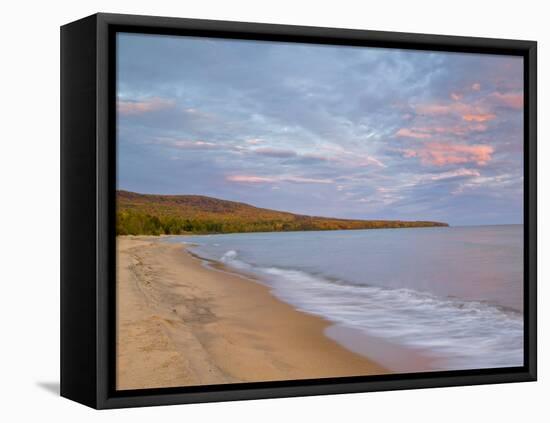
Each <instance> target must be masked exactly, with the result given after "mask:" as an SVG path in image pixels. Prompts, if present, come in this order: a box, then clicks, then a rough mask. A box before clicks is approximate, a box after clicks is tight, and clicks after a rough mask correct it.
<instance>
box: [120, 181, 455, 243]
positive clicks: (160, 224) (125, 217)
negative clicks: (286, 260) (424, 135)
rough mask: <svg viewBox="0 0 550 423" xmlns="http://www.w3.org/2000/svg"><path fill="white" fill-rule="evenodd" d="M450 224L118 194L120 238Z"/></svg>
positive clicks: (193, 197) (198, 198)
mask: <svg viewBox="0 0 550 423" xmlns="http://www.w3.org/2000/svg"><path fill="white" fill-rule="evenodd" d="M434 226H448V224H447V223H443V222H432V221H402V220H353V219H338V218H329V217H319V216H306V215H300V214H294V213H289V212H282V211H277V210H270V209H263V208H258V207H254V206H251V205H248V204H244V203H238V202H234V201H228V200H221V199H217V198H212V197H206V196H198V195H152V194H137V193H133V192H129V191H117V213H116V234H117V235H163V234H166V235H182V234H223V233H241V232H288V231H323V230H327V231H328V230H342V229H385V228H416V227H434Z"/></svg>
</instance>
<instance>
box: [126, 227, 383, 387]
mask: <svg viewBox="0 0 550 423" xmlns="http://www.w3.org/2000/svg"><path fill="white" fill-rule="evenodd" d="M159 240H160V239H159V238H154V237H151V238H149V237H118V238H117V254H118V257H117V366H116V367H117V375H116V385H117V389H119V390H125V389H140V388H160V387H175V386H193V385H210V384H222V383H236V382H259V381H273V380H293V379H310V378H324V377H339V376H340V377H341V376H357V375H372V374H382V373H387V372H388V371H387V370H385V369H384V368H383V367H382V366H380V365H379V364H377V363H375V362H374V361H371V360H369V359H367V358H365V357H363V356H361V355H359V354H355V353H353V352H351V351H349V350H347V349H345V348H344V347H342V346H340V345H339V344H338V343H336V342H335V341H333V340H331V339H329V338H328V337H326V336H325V335H324V330H325V329H326V328H327V327H328V326H329V323H328V322H327V321H325V320H323V319H321V318H319V317H315V316H312V315H308V314H305V313H301V312H298V311H296V310H294V309H293V308H292V307H291V306H290V305H288V304H286V303H283V302H281V301H279V300H278V299H276V298H275V297H273V295H271V293H270V292H269V289H268V287H266V286H264V285H262V284H260V283H258V282H255V281H252V280H250V279H248V278H245V277H241V276H239V275H235V274H230V273H227V272H223V271H218V270H215V269H211V268H207V267H205V266H203V264H202V263H201V261H200V260H198V259H196V258H194V257H192V256H191V255H190V254H189V253H187V252H186V251H185V249H184V248H183V246H182V245H181V244H169V243H165V242H159Z"/></svg>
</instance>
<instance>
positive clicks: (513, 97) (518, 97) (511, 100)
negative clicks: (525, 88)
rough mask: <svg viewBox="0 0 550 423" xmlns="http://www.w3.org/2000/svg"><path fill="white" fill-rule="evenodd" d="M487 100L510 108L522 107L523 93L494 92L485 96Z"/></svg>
mask: <svg viewBox="0 0 550 423" xmlns="http://www.w3.org/2000/svg"><path fill="white" fill-rule="evenodd" d="M487 99H488V101H489V102H492V103H495V104H496V105H499V106H504V107H508V108H510V109H523V93H505V94H501V93H498V92H494V93H492V94H490V95H489V96H488V97H487Z"/></svg>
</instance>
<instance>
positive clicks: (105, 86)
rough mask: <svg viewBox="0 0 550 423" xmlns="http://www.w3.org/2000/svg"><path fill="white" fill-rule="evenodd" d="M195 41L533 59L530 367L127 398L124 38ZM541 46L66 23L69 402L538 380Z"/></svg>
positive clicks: (65, 366) (265, 27)
mask: <svg viewBox="0 0 550 423" xmlns="http://www.w3.org/2000/svg"><path fill="white" fill-rule="evenodd" d="M117 32H139V33H147V34H171V35H194V36H208V37H218V38H232V39H248V40H270V41H286V42H300V43H314V44H331V45H354V46H370V47H389V48H400V49H416V50H431V51H452V52H472V53H485V54H507V55H517V56H522V57H523V58H524V173H525V174H524V219H525V221H524V227H525V232H524V248H525V249H524V272H525V274H524V310H525V313H524V316H525V326H524V328H525V329H524V366H522V367H514V368H498V369H480V370H460V371H444V372H430V373H414V374H396V375H383V376H358V377H345V378H344V377H343V378H331V379H317V380H300V381H279V382H257V383H239V384H224V385H211V386H196V387H181V388H162V389H143V390H132V391H116V390H115V389H114V382H113V377H114V364H115V361H114V351H115V324H114V313H115V297H114V295H115V279H114V278H115V260H116V256H115V230H114V220H115V171H116V169H115V165H116V163H115V154H116V149H115V143H116V139H115V135H116V133H115V129H116V128H115V123H116V122H115V121H116V110H115V77H114V71H115V42H114V40H115V34H116V33H117ZM536 72H537V44H536V42H534V41H518V40H504V39H488V38H471V37H456V36H441V35H426V34H409V33H397V32H380V31H365V30H350V29H334V28H317V27H302V26H287V25H272V24H258V23H241V22H224V21H211V20H197V19H179V18H165V17H152V16H133V15H119V14H103V13H99V14H95V15H92V16H89V17H86V18H83V19H81V20H78V21H75V22H72V23H69V24H67V25H65V26H63V27H61V395H62V396H64V397H66V398H69V399H71V400H74V401H77V402H80V403H82V404H85V405H88V406H90V407H94V408H97V409H104V408H119V407H134V406H150V405H166V404H183V403H196V402H210V401H232V400H243V399H259V398H275V397H291V396H304V395H321V394H337V393H351V392H369V391H381V390H400V389H416V388H430V387H443V386H457V385H476V384H489V383H504V382H523V381H534V380H536V377H537V341H536V337H537V310H536V306H537V303H536V291H537V286H536V280H537V275H536V272H537V265H536V260H537V215H536V213H537V204H536V201H537V199H536V192H537V190H536V183H537V182H536V175H537V172H536V166H537V162H536V158H537V156H536V148H537V147H536V137H537V73H536Z"/></svg>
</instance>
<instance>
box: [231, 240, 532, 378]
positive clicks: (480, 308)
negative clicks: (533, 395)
mask: <svg viewBox="0 0 550 423" xmlns="http://www.w3.org/2000/svg"><path fill="white" fill-rule="evenodd" d="M220 260H221V261H222V262H223V263H225V264H226V265H228V266H230V267H233V268H235V269H238V270H247V271H251V272H254V273H255V274H257V275H259V276H260V278H261V280H263V281H265V282H266V283H267V284H268V285H269V286H270V287H271V288H272V290H273V293H274V295H275V296H277V297H278V298H280V299H282V300H283V301H285V302H287V303H289V304H291V305H293V306H294V307H296V308H297V309H298V310H300V311H304V312H307V313H310V314H314V315H318V316H321V317H323V318H325V319H327V320H329V321H332V322H334V323H335V324H339V325H343V326H346V327H349V328H353V329H356V330H360V331H363V332H364V333H366V334H368V335H374V336H377V337H380V338H383V339H386V340H388V341H390V342H392V343H395V344H398V345H402V346H404V347H408V348H412V349H418V350H423V351H429V352H430V354H431V355H433V356H435V357H437V358H438V359H436V360H435V363H434V365H435V366H436V368H435V369H434V370H460V369H478V368H496V367H516V366H522V365H523V316H522V314H521V313H519V312H517V311H515V310H511V309H505V308H502V307H499V306H496V305H493V304H490V303H487V302H481V301H466V300H461V299H457V298H443V297H437V296H435V295H432V294H429V293H426V292H419V291H415V290H412V289H404V288H401V289H390V288H383V287H379V286H375V285H374V284H373V285H368V284H366V283H365V284H364V285H358V284H351V283H349V282H346V281H343V280H333V279H329V278H326V277H323V276H319V275H313V274H310V273H307V272H305V271H302V270H295V269H282V268H278V267H258V266H253V265H251V264H248V263H245V262H244V261H242V260H239V258H238V252H237V251H236V250H229V251H227V252H226V253H225V254H223V256H222V257H221V259H220Z"/></svg>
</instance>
